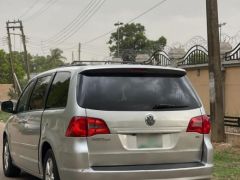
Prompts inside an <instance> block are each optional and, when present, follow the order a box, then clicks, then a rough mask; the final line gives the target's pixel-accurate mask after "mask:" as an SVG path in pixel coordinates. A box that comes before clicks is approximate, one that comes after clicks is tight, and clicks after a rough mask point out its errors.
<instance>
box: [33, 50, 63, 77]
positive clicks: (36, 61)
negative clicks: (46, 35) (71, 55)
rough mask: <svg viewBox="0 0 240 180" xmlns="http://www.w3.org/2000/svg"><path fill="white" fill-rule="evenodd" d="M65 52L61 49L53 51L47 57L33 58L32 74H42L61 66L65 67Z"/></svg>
mask: <svg viewBox="0 0 240 180" xmlns="http://www.w3.org/2000/svg"><path fill="white" fill-rule="evenodd" d="M62 54H63V51H62V50H61V49H58V48H57V49H51V50H50V55H48V56H47V57H45V56H38V55H37V56H33V58H32V61H31V69H32V72H35V73H40V72H43V71H47V70H50V69H53V68H56V67H59V66H62V65H64V60H65V59H66V58H65V57H63V56H62Z"/></svg>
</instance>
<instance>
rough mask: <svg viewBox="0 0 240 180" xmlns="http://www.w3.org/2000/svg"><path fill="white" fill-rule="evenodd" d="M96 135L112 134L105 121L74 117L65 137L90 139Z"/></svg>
mask: <svg viewBox="0 0 240 180" xmlns="http://www.w3.org/2000/svg"><path fill="white" fill-rule="evenodd" d="M96 134H110V131H109V129H108V126H107V124H106V123H105V122H104V121H103V120H101V119H97V118H90V117H73V118H72V119H71V121H70V123H69V125H68V128H67V131H66V134H65V136H66V137H90V136H94V135H96Z"/></svg>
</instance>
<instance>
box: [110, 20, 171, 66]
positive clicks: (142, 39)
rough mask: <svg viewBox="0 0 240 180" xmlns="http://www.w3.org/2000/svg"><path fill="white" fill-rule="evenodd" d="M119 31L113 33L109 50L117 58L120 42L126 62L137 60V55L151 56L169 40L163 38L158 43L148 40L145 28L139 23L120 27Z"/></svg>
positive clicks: (120, 48)
mask: <svg viewBox="0 0 240 180" xmlns="http://www.w3.org/2000/svg"><path fill="white" fill-rule="evenodd" d="M118 31H119V32H118ZM118 31H116V32H113V33H112V34H111V36H110V40H109V41H108V44H109V50H110V52H111V54H112V55H113V56H115V57H117V55H118V42H119V50H120V53H119V54H120V56H121V57H122V58H123V60H125V61H128V60H130V61H131V60H135V57H136V56H137V54H149V55H151V54H152V53H153V52H155V51H156V50H160V49H161V48H164V46H166V44H167V39H166V38H165V37H163V36H161V37H160V38H159V39H158V40H156V41H154V40H150V39H148V38H147V37H146V34H145V31H146V30H145V27H144V26H143V25H141V24H139V23H131V24H125V25H124V26H122V27H119V30H118ZM118 36H119V41H118Z"/></svg>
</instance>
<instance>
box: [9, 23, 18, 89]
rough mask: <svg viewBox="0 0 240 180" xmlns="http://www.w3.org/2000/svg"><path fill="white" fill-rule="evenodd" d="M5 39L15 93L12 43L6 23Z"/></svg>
mask: <svg viewBox="0 0 240 180" xmlns="http://www.w3.org/2000/svg"><path fill="white" fill-rule="evenodd" d="M6 24H7V35H8V36H7V37H8V48H9V61H10V66H11V74H12V81H13V88H14V90H15V92H18V91H17V85H16V81H15V78H14V67H13V58H12V57H13V56H12V43H11V35H10V22H9V21H8V22H7V23H6Z"/></svg>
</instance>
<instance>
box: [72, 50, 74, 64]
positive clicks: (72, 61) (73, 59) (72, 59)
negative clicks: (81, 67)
mask: <svg viewBox="0 0 240 180" xmlns="http://www.w3.org/2000/svg"><path fill="white" fill-rule="evenodd" d="M73 61H74V52H73V51H72V62H73Z"/></svg>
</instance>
